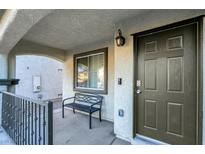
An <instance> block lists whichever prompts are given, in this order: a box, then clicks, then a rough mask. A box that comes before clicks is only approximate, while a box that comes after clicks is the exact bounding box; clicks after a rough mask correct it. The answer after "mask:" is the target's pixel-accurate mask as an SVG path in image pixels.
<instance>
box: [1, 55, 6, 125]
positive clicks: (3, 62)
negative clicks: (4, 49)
mask: <svg viewBox="0 0 205 154" xmlns="http://www.w3.org/2000/svg"><path fill="white" fill-rule="evenodd" d="M7 77H8V55H7V54H1V53H0V79H7ZM0 91H7V86H1V85H0ZM1 112H2V95H1V94H0V125H1Z"/></svg>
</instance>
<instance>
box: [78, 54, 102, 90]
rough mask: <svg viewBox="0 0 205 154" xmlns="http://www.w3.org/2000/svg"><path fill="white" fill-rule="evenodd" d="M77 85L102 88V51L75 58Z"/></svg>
mask: <svg viewBox="0 0 205 154" xmlns="http://www.w3.org/2000/svg"><path fill="white" fill-rule="evenodd" d="M77 77H78V79H77V87H82V88H92V89H99V90H103V89H104V53H100V54H96V55H90V56H89V55H88V56H87V57H82V58H78V59H77Z"/></svg>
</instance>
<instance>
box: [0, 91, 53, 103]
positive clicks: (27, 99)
mask: <svg viewBox="0 0 205 154" xmlns="http://www.w3.org/2000/svg"><path fill="white" fill-rule="evenodd" d="M0 93H2V94H7V95H10V96H13V97H17V98H20V99H24V100H26V101H29V102H33V103H36V104H39V105H43V106H46V105H48V103H49V101H42V100H34V99H31V98H28V97H25V96H20V95H16V94H14V93H10V92H7V91H0Z"/></svg>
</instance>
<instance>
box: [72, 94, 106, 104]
mask: <svg viewBox="0 0 205 154" xmlns="http://www.w3.org/2000/svg"><path fill="white" fill-rule="evenodd" d="M102 100H103V97H102V96H100V95H93V94H83V93H75V100H74V102H75V103H83V104H94V103H102Z"/></svg>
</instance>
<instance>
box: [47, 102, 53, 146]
mask: <svg viewBox="0 0 205 154" xmlns="http://www.w3.org/2000/svg"><path fill="white" fill-rule="evenodd" d="M47 109H48V111H47V113H48V117H47V126H48V127H47V128H48V145H53V102H51V101H49V102H48V108H47Z"/></svg>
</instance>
